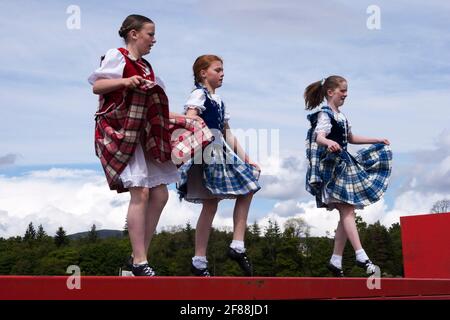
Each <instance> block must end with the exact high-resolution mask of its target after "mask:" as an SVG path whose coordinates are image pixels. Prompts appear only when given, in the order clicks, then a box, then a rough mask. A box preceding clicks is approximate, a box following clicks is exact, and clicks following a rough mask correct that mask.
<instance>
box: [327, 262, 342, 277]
mask: <svg viewBox="0 0 450 320" xmlns="http://www.w3.org/2000/svg"><path fill="white" fill-rule="evenodd" d="M327 269H328V270H330V271H331V273H332V274H333V275H334V276H335V277H336V278H343V277H344V271H342V269H340V268H338V267H336V266H335V265H334V264H332V263H331V262H329V263H328V265H327Z"/></svg>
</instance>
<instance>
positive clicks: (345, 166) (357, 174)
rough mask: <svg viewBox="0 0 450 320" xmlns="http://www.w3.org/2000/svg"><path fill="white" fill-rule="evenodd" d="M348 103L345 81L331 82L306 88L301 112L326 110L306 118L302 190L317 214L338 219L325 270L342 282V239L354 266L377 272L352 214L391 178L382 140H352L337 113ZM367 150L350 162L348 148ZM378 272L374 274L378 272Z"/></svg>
mask: <svg viewBox="0 0 450 320" xmlns="http://www.w3.org/2000/svg"><path fill="white" fill-rule="evenodd" d="M346 97H347V81H346V80H345V79H344V78H343V77H340V76H330V77H328V78H326V79H322V80H321V81H317V82H314V83H312V84H310V85H309V86H308V87H307V88H306V90H305V94H304V98H305V105H306V110H313V109H315V108H316V107H318V106H319V105H320V104H321V103H322V101H323V100H324V99H325V98H326V100H327V105H326V106H322V107H321V108H320V109H319V110H318V111H316V112H313V113H312V114H310V115H308V120H309V121H310V123H311V128H310V129H309V131H308V134H307V138H306V156H307V158H308V161H309V165H308V170H307V173H306V189H307V191H308V192H310V193H311V194H312V195H314V196H315V197H316V202H317V207H318V208H327V209H328V210H333V209H337V210H338V211H339V214H340V221H339V223H338V226H337V229H336V234H335V241H334V250H333V255H332V257H331V259H330V262H329V264H328V266H327V267H328V269H329V270H330V271H331V272H332V273H333V274H334V275H335V276H337V277H343V271H342V254H343V252H344V247H345V244H346V242H347V239H349V240H350V243H351V244H352V246H353V249H354V250H355V253H356V265H357V266H359V267H362V268H364V269H365V270H366V272H367V274H374V273H375V272H376V270H377V268H378V267H377V266H376V265H374V264H373V263H372V261H370V259H369V257H368V256H367V254H366V252H365V251H364V249H363V248H362V245H361V241H360V239H359V234H358V230H357V227H356V222H355V209H362V208H363V207H365V206H367V205H369V204H371V203H374V202H376V201H378V200H379V199H380V198H381V196H382V195H383V194H384V192H385V191H386V188H387V184H388V179H389V177H390V174H391V167H392V164H391V163H392V152H391V149H390V147H389V144H390V143H389V141H388V140H387V139H376V138H365V137H361V136H357V135H354V134H353V133H352V130H351V126H350V125H349V122H348V120H347V118H346V117H345V115H344V114H343V113H342V112H341V111H340V110H339V109H340V107H342V105H343V104H344V101H345V98H346ZM348 143H351V144H372V145H371V146H370V147H368V148H365V149H362V150H360V151H358V153H357V154H356V155H355V156H353V155H351V154H350V153H349V152H348V151H347V144H348ZM378 270H379V269H378Z"/></svg>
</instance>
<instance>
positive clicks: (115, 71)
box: [88, 49, 166, 91]
mask: <svg viewBox="0 0 450 320" xmlns="http://www.w3.org/2000/svg"><path fill="white" fill-rule="evenodd" d="M129 57H130V59H132V60H136V59H133V56H131V54H130V55H129ZM125 63H126V62H125V57H124V56H123V54H122V53H121V52H120V51H119V50H118V49H109V50H108V51H107V52H106V54H105V58H104V59H103V60H102V62H101V65H100V67H98V68H97V69H96V70H95V71H94V72H93V73H92V74H91V75H90V76H89V78H88V81H89V83H90V84H92V85H93V84H94V82H95V81H97V80H98V79H120V78H123V69H124V68H125ZM146 72H147V73H150V69H149V68H148V66H146ZM155 82H156V84H158V85H159V86H160V87H161V88H163V90H164V91H165V90H166V87H165V85H164V82H163V81H162V80H161V79H160V78H159V77H157V76H155Z"/></svg>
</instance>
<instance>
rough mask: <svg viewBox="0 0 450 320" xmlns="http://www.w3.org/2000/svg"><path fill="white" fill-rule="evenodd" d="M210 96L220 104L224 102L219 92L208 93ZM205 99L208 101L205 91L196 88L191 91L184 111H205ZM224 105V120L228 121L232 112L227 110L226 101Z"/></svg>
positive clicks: (200, 112)
mask: <svg viewBox="0 0 450 320" xmlns="http://www.w3.org/2000/svg"><path fill="white" fill-rule="evenodd" d="M208 97H209V98H210V99H212V100H214V101H215V102H217V103H218V104H219V105H221V104H222V99H221V98H220V96H219V95H218V94H215V93H208ZM205 101H206V97H205V91H204V90H203V89H195V90H194V91H192V92H191V95H190V96H189V98H188V100H187V102H186V104H185V105H184V112H185V113H186V112H187V111H188V110H189V109H197V111H198V114H202V112H203V111H205V109H206V108H205V106H204V104H205ZM223 106H224V109H225V110H224V114H225V116H224V121H225V122H228V120H230V114H229V113H228V112H227V108H226V105H225V103H224V104H223Z"/></svg>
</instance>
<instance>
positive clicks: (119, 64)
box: [88, 49, 125, 85]
mask: <svg viewBox="0 0 450 320" xmlns="http://www.w3.org/2000/svg"><path fill="white" fill-rule="evenodd" d="M124 68H125V58H124V56H123V54H122V53H120V51H119V50H117V49H110V50H108V52H106V54H105V58H104V59H103V61H102V62H101V65H100V67H99V68H97V70H95V71H94V72H93V73H92V74H91V75H90V76H89V78H88V81H89V83H90V84H92V85H93V84H94V82H95V81H96V80H97V79H119V78H122V77H123V69H124Z"/></svg>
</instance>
